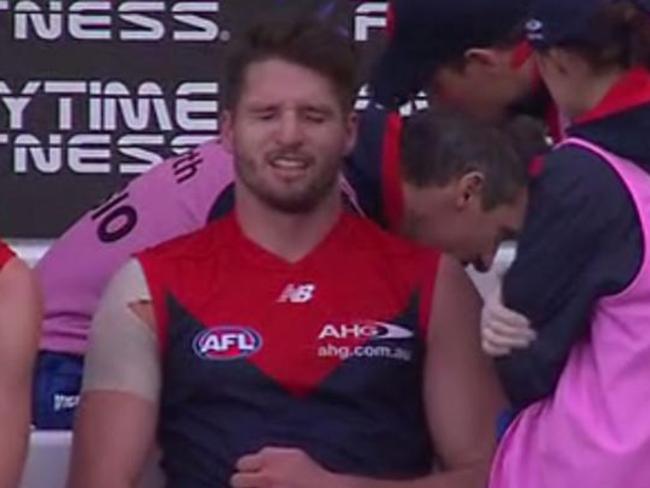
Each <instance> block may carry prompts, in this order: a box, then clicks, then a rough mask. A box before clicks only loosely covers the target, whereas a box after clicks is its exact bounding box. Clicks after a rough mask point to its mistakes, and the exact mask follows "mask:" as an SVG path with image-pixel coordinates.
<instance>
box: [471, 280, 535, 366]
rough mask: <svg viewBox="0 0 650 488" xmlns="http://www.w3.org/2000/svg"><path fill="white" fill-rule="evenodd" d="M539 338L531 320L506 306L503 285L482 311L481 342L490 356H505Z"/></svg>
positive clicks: (488, 300)
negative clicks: (502, 291)
mask: <svg viewBox="0 0 650 488" xmlns="http://www.w3.org/2000/svg"><path fill="white" fill-rule="evenodd" d="M536 338H537V334H536V333H535V330H533V328H532V327H531V326H530V321H529V320H528V319H527V318H526V317H524V316H523V315H521V314H519V313H517V312H515V311H513V310H510V309H509V308H506V307H505V306H504V305H503V301H502V299H501V287H500V286H499V287H498V288H497V290H496V291H495V292H494V293H493V294H492V295H491V296H490V297H489V298H488V299H487V301H486V302H485V305H484V306H483V311H482V313H481V344H482V346H483V350H484V351H485V352H486V353H487V354H489V355H490V356H505V355H508V354H510V353H511V352H512V350H513V349H525V348H527V347H528V346H530V344H531V343H532V342H533V341H534V340H535V339H536Z"/></svg>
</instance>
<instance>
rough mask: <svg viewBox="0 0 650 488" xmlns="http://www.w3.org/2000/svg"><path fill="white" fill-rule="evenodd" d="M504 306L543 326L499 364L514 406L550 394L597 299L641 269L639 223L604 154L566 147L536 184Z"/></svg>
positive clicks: (547, 163)
mask: <svg viewBox="0 0 650 488" xmlns="http://www.w3.org/2000/svg"><path fill="white" fill-rule="evenodd" d="M527 215H528V216H527V219H526V222H525V224H524V228H523V232H522V234H521V236H520V240H519V245H518V250H517V257H516V259H515V261H514V263H513V265H512V267H511V268H510V270H509V272H508V273H507V274H506V276H505V279H504V283H503V298H504V304H505V305H506V306H508V307H509V308H512V309H514V310H516V311H518V312H520V313H522V314H523V315H525V316H526V317H528V318H529V319H530V320H531V321H532V324H533V326H534V328H535V329H536V330H537V331H538V338H537V340H536V341H535V342H534V343H533V344H532V345H531V347H529V348H528V349H525V350H520V351H516V352H514V353H513V354H511V355H509V356H507V357H505V358H503V359H500V360H498V361H497V367H498V370H499V373H500V376H501V379H502V382H503V384H504V387H505V389H506V391H507V392H508V394H509V397H510V399H511V401H512V402H513V404H514V405H515V406H516V407H519V408H521V407H525V406H527V405H528V404H530V403H532V402H534V401H536V400H538V399H540V398H543V397H545V396H547V395H549V394H550V393H552V392H553V390H554V389H555V387H556V386H557V383H558V380H559V378H560V374H561V373H562V370H563V368H564V365H565V364H566V361H567V358H568V356H569V352H570V350H571V348H572V346H573V345H574V344H575V343H576V341H578V340H579V339H581V338H582V337H584V336H585V334H586V333H587V332H588V330H589V322H590V315H591V313H592V311H593V309H594V305H595V303H596V301H597V300H598V299H599V298H600V297H603V296H605V295H611V294H615V293H618V292H620V291H622V290H623V289H624V288H626V287H627V285H628V284H629V283H630V282H631V281H632V280H633V279H634V277H635V276H636V274H637V272H638V269H639V268H640V265H641V261H642V255H643V250H642V249H643V248H642V236H641V228H640V222H639V219H638V216H637V213H636V208H635V207H634V204H633V201H632V199H631V197H630V196H629V194H628V192H627V189H626V188H625V186H624V185H623V183H622V180H620V178H619V177H618V175H617V174H616V173H615V172H614V170H613V168H611V167H610V166H609V165H608V164H607V163H606V162H605V161H603V160H601V159H600V157H598V156H596V155H594V154H592V153H590V152H588V151H586V150H585V149H582V148H577V147H571V146H566V147H563V148H560V149H558V150H556V151H554V152H553V153H551V154H550V155H549V156H547V158H546V160H545V162H544V171H543V173H542V175H541V176H540V177H539V179H538V180H537V181H536V182H535V183H534V184H533V186H532V187H531V196H530V203H529V211H528V214H527Z"/></svg>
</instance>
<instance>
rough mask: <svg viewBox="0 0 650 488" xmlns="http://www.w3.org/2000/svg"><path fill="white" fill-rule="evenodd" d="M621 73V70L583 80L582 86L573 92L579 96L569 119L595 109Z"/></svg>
mask: <svg viewBox="0 0 650 488" xmlns="http://www.w3.org/2000/svg"><path fill="white" fill-rule="evenodd" d="M623 73H624V72H623V71H621V70H613V71H609V72H607V73H603V74H601V75H598V76H594V77H593V78H591V79H589V80H585V82H584V83H582V84H581V85H582V86H580V87H579V89H578V90H576V91H575V93H576V94H580V99H579V100H578V103H577V104H576V106H575V107H573V110H572V112H573V113H570V114H569V115H570V117H571V118H572V119H577V118H580V117H582V116H583V115H585V114H586V113H588V112H590V111H592V110H593V109H594V108H596V107H597V106H598V105H599V104H600V103H601V102H602V101H603V99H604V98H605V96H606V95H607V93H609V91H610V90H611V89H612V87H613V86H614V85H615V84H616V83H617V82H618V80H619V79H620V78H621V76H623Z"/></svg>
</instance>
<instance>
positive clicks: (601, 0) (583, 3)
mask: <svg viewBox="0 0 650 488" xmlns="http://www.w3.org/2000/svg"><path fill="white" fill-rule="evenodd" d="M617 2H620V0H533V2H532V4H531V9H530V20H528V22H526V36H527V38H528V41H529V42H530V43H531V44H532V45H533V47H535V48H538V49H543V48H547V47H549V46H553V45H557V44H558V43H562V42H571V41H587V42H588V41H591V40H598V39H600V38H601V37H602V36H604V35H607V33H606V32H604V31H603V30H602V29H600V28H597V27H598V26H595V25H594V24H593V21H594V20H595V19H596V16H597V14H598V12H599V11H600V10H601V9H603V8H604V7H606V6H607V5H610V4H614V3H617ZM631 2H632V3H633V4H635V5H637V6H638V7H639V8H640V9H642V10H645V11H646V12H648V13H650V0H631ZM601 27H602V26H601Z"/></svg>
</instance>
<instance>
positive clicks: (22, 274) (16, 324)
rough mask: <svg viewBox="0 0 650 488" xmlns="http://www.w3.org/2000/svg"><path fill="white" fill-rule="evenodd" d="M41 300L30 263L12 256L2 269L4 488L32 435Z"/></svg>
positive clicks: (0, 474) (0, 442)
mask: <svg viewBox="0 0 650 488" xmlns="http://www.w3.org/2000/svg"><path fill="white" fill-rule="evenodd" d="M40 322H41V299H40V293H39V291H38V285H37V284H36V281H35V280H34V277H33V275H32V272H31V271H30V270H29V268H28V267H27V265H25V264H24V263H23V262H22V261H20V260H19V259H17V258H13V259H11V260H10V261H9V262H8V263H7V264H6V265H5V266H4V267H3V268H2V271H1V272H0V431H1V432H2V436H1V437H0V487H1V488H14V487H16V486H18V483H19V481H20V476H21V473H22V467H23V463H24V461H25V455H26V452H27V444H28V439H29V421H30V418H31V417H30V405H31V389H32V370H33V366H34V361H35V358H36V350H37V347H38V337H39V327H40Z"/></svg>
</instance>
